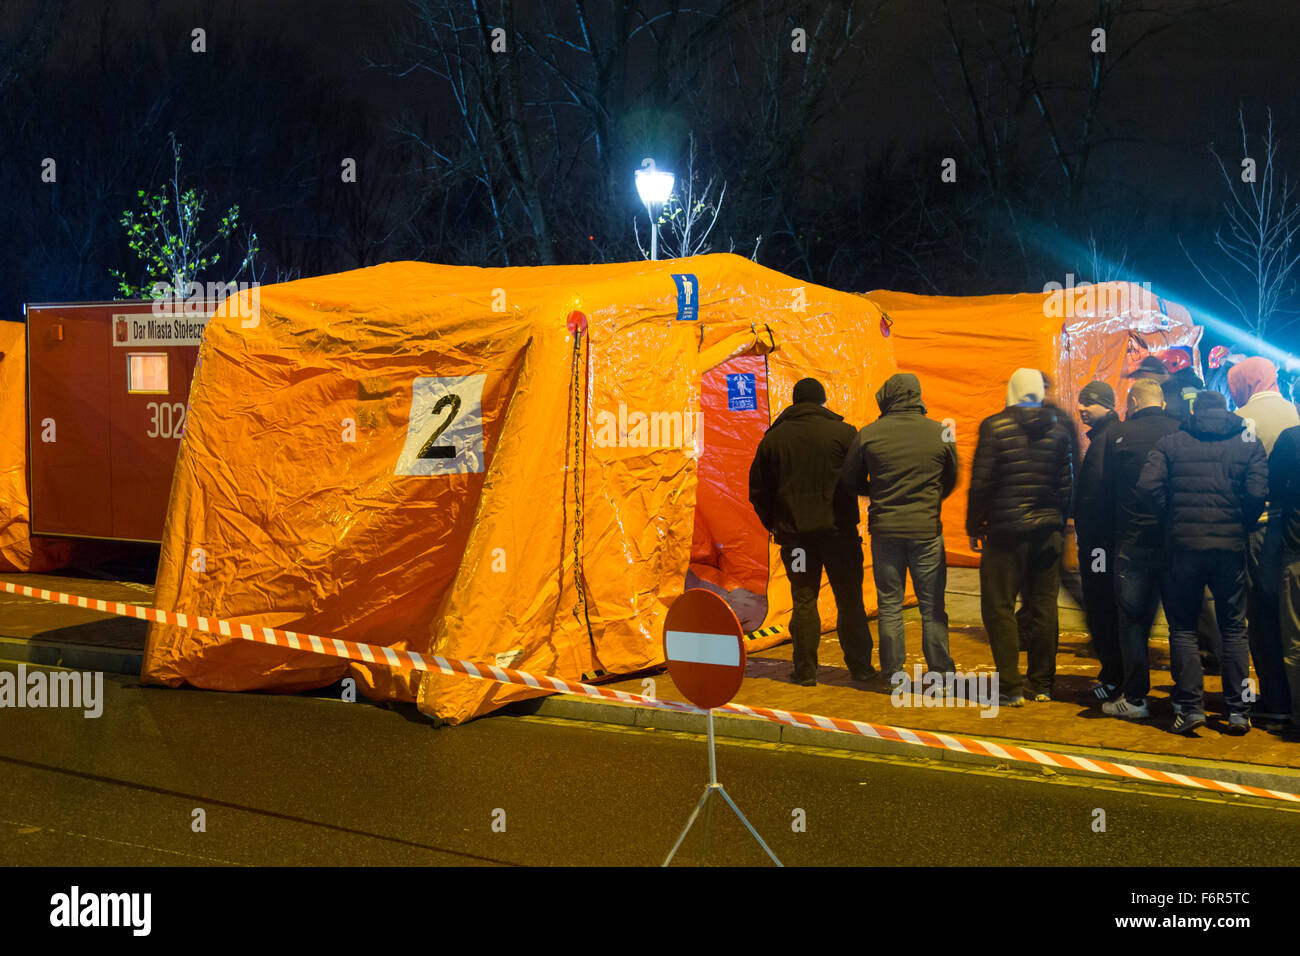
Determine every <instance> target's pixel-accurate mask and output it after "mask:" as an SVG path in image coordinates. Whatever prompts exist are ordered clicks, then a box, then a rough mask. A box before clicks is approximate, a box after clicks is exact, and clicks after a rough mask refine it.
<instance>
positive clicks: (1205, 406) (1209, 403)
mask: <svg viewBox="0 0 1300 956" xmlns="http://www.w3.org/2000/svg"><path fill="white" fill-rule="evenodd" d="M1213 408H1222V409H1224V410H1225V411H1226V410H1227V408H1228V399H1227V398H1226V397H1225V396H1224V395H1223V393H1222V392H1216V391H1214V390H1213V389H1211V390H1210V391H1206V392H1197V393H1196V398H1195V399H1194V400H1193V402H1192V411H1193V412H1208V411H1210V409H1213Z"/></svg>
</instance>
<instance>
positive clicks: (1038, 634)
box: [966, 368, 1074, 706]
mask: <svg viewBox="0 0 1300 956" xmlns="http://www.w3.org/2000/svg"><path fill="white" fill-rule="evenodd" d="M1044 392H1045V388H1044V384H1043V376H1042V374H1041V373H1039V372H1037V371H1035V370H1034V369H1030V368H1022V369H1017V370H1016V372H1015V373H1014V374H1013V375H1012V376H1011V379H1010V381H1009V382H1008V383H1007V407H1006V408H1005V409H1004V410H1002V411H1000V412H998V413H997V414H995V415H990V416H989V417H988V418H986V419H984V421H982V422H981V423H980V430H979V442H978V444H977V445H976V447H975V461H974V464H973V465H972V467H971V479H970V492H969V496H968V498H967V505H966V533H967V534H968V535H969V536H970V539H971V547H972V549H974V550H976V551H982V552H983V555H982V559H981V561H980V611H981V614H982V616H983V619H984V629H985V630H986V631H987V632H988V635H989V644H990V645H991V646H992V649H993V659H994V661H995V663H996V664H997V669H998V683H999V693H1000V696H1001V698H1002V702H1003V704H1004V705H1009V706H1019V705H1021V704H1023V703H1024V697H1023V695H1022V688H1023V687H1024V685H1025V683H1026V680H1025V679H1022V677H1021V674H1020V648H1019V639H1018V634H1017V630H1016V619H1015V614H1014V609H1015V599H1016V592H1017V590H1019V589H1020V588H1021V587H1022V586H1023V588H1024V597H1025V603H1026V604H1027V605H1028V606H1029V608H1030V612H1029V634H1028V639H1029V649H1028V650H1029V667H1028V672H1027V675H1026V678H1027V684H1028V688H1027V689H1028V691H1029V693H1030V695H1031V696H1032V697H1033V699H1034V700H1043V701H1046V700H1051V694H1052V685H1053V683H1054V681H1055V678H1056V633H1057V630H1056V629H1057V615H1056V600H1057V594H1058V593H1059V591H1060V585H1061V552H1062V547H1063V544H1064V540H1063V537H1064V529H1065V521H1066V518H1067V517H1068V515H1069V512H1070V496H1071V491H1072V486H1073V478H1074V461H1073V448H1072V440H1071V435H1070V427H1069V426H1068V425H1067V424H1066V423H1065V422H1064V421H1063V416H1062V414H1061V413H1060V412H1059V411H1058V410H1056V409H1053V408H1050V407H1044V406H1043V404H1042V403H1043V395H1044Z"/></svg>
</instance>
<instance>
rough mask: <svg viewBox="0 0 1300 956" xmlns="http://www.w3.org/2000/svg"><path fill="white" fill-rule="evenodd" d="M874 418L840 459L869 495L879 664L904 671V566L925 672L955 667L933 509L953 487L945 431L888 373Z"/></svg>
mask: <svg viewBox="0 0 1300 956" xmlns="http://www.w3.org/2000/svg"><path fill="white" fill-rule="evenodd" d="M876 404H877V405H878V406H880V418H878V419H876V421H874V422H872V423H871V424H870V425H868V426H867V427H866V428H864V429H862V431H860V432H858V437H857V439H856V440H855V441H854V443H853V447H852V449H851V450H850V451H849V454H848V458H847V459H845V463H844V477H845V480H846V481H847V482H848V483H849V484H851V485H853V486H854V488H855V489H856V490H857V492H858V494H860V495H866V496H867V497H868V499H869V502H870V503H869V505H868V508H867V522H868V525H867V527H868V530H869V531H870V534H871V571H872V574H873V575H874V577H875V580H876V594H877V597H878V599H879V602H880V616H879V618H878V620H879V624H880V669H881V671H882V672H883V673H884V674H885V676H886V677H891V676H892V675H893V674H895V673H897V672H898V671H905V665H906V656H907V645H906V641H905V638H904V630H903V590H904V586H905V584H906V581H907V573H908V571H909V569H910V570H911V573H912V586H913V587H914V588H915V589H916V599H917V603H918V604H919V605H920V611H921V649H922V651H923V652H924V653H925V662H926V666H927V667H928V668H929V670H930V672H931V673H935V674H944V675H946V674H951V673H953V671H954V669H955V668H954V667H953V663H952V657H951V655H950V654H949V651H948V613H947V610H946V608H945V606H944V592H945V590H946V589H947V579H948V573H947V572H948V566H947V563H946V561H945V558H944V552H943V524H942V522H941V521H940V518H939V506H940V505H941V504H942V502H943V499H944V498H946V497H948V495H950V494H951V493H952V489H953V488H954V487H955V486H956V484H957V446H956V444H955V442H954V436H953V434H952V429H951V428H949V427H945V426H944V425H942V424H941V423H939V422H937V421H935V420H934V419H932V418H927V417H926V414H925V403H924V402H923V401H921V383H920V381H918V380H917V377H916V376H915V375H912V374H911V373H910V372H899V373H897V374H895V375H891V376H890V377H889V379H888V380H887V381H886V382H885V384H884V385H882V386H881V387H880V391H878V392H876Z"/></svg>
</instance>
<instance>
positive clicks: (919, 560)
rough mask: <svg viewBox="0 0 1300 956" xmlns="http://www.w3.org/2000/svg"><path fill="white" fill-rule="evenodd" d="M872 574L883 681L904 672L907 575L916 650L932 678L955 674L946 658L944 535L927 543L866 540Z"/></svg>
mask: <svg viewBox="0 0 1300 956" xmlns="http://www.w3.org/2000/svg"><path fill="white" fill-rule="evenodd" d="M871 571H872V574H873V575H875V579H876V595H877V597H878V599H879V601H880V618H879V621H878V622H877V624H878V626H879V628H880V670H881V672H882V673H883V674H884V675H885V676H886V677H888V676H890V675H891V674H894V673H896V672H898V671H901V670H904V669H905V668H906V664H907V639H906V637H905V636H904V631H903V588H904V586H905V584H906V582H907V573H908V571H911V573H912V587H913V589H914V590H915V591H916V600H917V603H918V604H920V607H921V650H922V652H923V653H924V654H925V664H926V667H927V669H929V670H930V671H931V672H932V673H937V674H949V673H952V671H953V670H954V669H955V668H954V667H953V663H952V656H951V655H950V654H949V653H948V611H947V609H946V608H945V606H944V592H945V591H946V590H947V589H948V562H947V561H946V560H945V559H944V554H943V535H937V536H936V537H933V538H930V539H928V540H926V539H914V538H882V537H877V536H876V535H872V536H871Z"/></svg>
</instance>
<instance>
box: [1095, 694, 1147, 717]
mask: <svg viewBox="0 0 1300 956" xmlns="http://www.w3.org/2000/svg"><path fill="white" fill-rule="evenodd" d="M1101 712H1102V713H1103V714H1109V715H1110V716H1112V717H1123V718H1124V719H1125V720H1146V719H1147V718H1148V717H1150V716H1151V710H1150V708H1148V707H1147V702H1146V701H1145V700H1144V701H1142V702H1141V703H1140V704H1130V703H1129V702H1128V700H1127V699H1125V698H1124V697H1123V696H1120V697H1118V698H1117V699H1115V700H1108V701H1106V703H1104V704H1102V705H1101Z"/></svg>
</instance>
